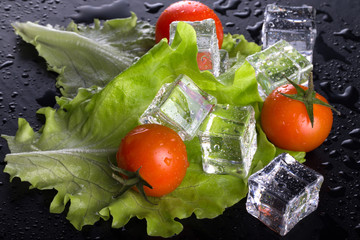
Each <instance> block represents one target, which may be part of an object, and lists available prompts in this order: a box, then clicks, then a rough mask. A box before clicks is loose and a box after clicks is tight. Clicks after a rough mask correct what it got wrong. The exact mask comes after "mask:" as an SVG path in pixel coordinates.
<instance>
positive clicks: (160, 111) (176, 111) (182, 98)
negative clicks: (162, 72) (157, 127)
mask: <svg viewBox="0 0 360 240" xmlns="http://www.w3.org/2000/svg"><path fill="white" fill-rule="evenodd" d="M215 104H216V98H214V97H213V96H211V95H209V94H207V93H206V92H204V91H202V90H201V89H200V88H199V87H198V86H196V85H195V83H194V82H193V81H192V80H191V79H190V78H189V77H188V76H186V75H180V76H179V77H178V78H177V79H176V80H175V81H174V82H173V83H168V84H164V86H162V87H161V89H160V90H159V92H158V93H157V94H156V96H155V98H154V100H153V102H152V103H151V104H150V105H149V107H148V108H147V109H146V110H145V112H144V113H143V114H142V115H141V117H140V119H139V121H140V123H142V124H148V123H157V124H161V125H164V126H167V127H169V128H172V129H174V130H175V131H176V132H177V133H178V134H179V135H180V137H181V138H182V139H183V140H190V139H192V138H193V137H194V136H195V135H196V133H197V130H198V128H199V126H200V124H201V123H202V122H203V120H204V119H205V118H206V116H207V115H208V114H209V112H210V111H211V109H212V108H213V106H214V105H215Z"/></svg>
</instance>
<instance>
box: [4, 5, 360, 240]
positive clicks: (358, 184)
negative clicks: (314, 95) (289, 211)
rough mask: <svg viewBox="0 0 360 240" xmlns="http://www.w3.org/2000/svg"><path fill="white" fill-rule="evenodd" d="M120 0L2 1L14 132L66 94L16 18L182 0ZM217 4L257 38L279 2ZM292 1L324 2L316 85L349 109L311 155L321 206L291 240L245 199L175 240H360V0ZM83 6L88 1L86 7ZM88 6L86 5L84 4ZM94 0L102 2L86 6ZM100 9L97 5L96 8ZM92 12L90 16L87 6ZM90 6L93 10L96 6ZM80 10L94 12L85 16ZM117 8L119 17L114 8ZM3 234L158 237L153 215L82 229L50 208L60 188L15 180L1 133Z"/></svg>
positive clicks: (9, 129) (45, 19) (148, 9)
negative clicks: (18, 29) (151, 225)
mask: <svg viewBox="0 0 360 240" xmlns="http://www.w3.org/2000/svg"><path fill="white" fill-rule="evenodd" d="M114 2H115V1H112V0H103V1H96V0H75V1H70V0H69V1H67V0H1V2H0V16H1V18H0V44H1V47H0V132H1V134H7V135H14V134H15V132H16V129H17V119H18V118H19V117H23V118H26V119H27V120H28V121H29V122H30V124H31V126H32V127H34V128H35V129H39V128H40V127H41V125H42V122H41V119H38V118H37V117H36V114H35V112H36V110H37V109H39V108H40V107H43V106H54V104H55V102H54V97H55V96H56V95H60V93H59V91H58V90H57V89H56V87H55V78H56V75H55V74H54V73H51V72H48V71H47V68H46V63H45V62H44V60H43V59H42V58H40V57H38V55H37V52H36V50H35V49H34V48H33V46H31V45H29V44H26V43H24V42H23V41H21V40H20V39H19V38H18V37H16V36H15V34H14V33H13V30H12V28H11V26H10V23H11V22H13V21H28V20H29V21H39V22H40V23H42V24H47V23H50V24H59V25H67V23H69V22H70V20H71V19H70V17H71V16H76V15H77V16H78V18H77V20H78V21H88V19H86V18H88V17H89V14H92V15H91V17H93V16H95V17H101V16H96V14H102V17H101V18H106V14H107V13H106V12H105V13H104V12H103V11H104V9H103V8H102V9H99V8H94V7H96V6H100V5H103V4H107V5H108V6H114V5H115V6H119V5H121V4H124V5H123V6H125V7H124V8H122V9H119V10H118V11H117V10H116V8H111V7H110V8H111V9H112V14H113V15H112V16H117V17H118V16H122V15H123V14H126V12H127V11H124V9H126V8H128V10H131V11H134V12H135V13H136V14H137V15H138V16H139V17H140V18H142V19H144V20H149V21H151V22H152V23H153V24H155V22H156V18H157V17H158V16H159V14H160V13H161V11H162V10H164V9H165V8H166V7H167V6H168V5H169V4H170V3H171V2H174V1H166V0H159V1H151V0H149V1H147V2H146V3H145V1H138V0H131V1H130V0H128V1H123V3H121V1H116V2H115V3H114ZM202 2H204V3H205V4H207V5H208V6H210V7H212V8H214V9H215V10H216V11H217V14H218V15H219V17H220V18H221V20H222V22H223V25H224V31H225V32H231V33H240V34H244V35H245V37H246V38H247V39H248V40H251V41H257V42H259V40H260V38H259V37H260V32H259V31H260V27H259V26H261V21H262V19H263V10H264V8H265V6H266V4H268V3H272V2H274V1H264V0H262V1H256V0H253V1H251V0H242V1H237V0H219V1H210V0H206V1H202ZM279 2H280V3H282V4H289V2H291V4H292V5H301V4H303V3H307V4H309V5H313V6H315V7H316V9H317V12H318V15H317V29H318V33H319V36H318V38H317V41H316V45H315V52H314V76H315V87H316V90H317V91H318V92H319V93H321V94H323V95H324V96H325V97H327V98H328V99H329V101H330V102H331V103H332V104H333V105H334V106H335V107H336V108H337V109H338V110H339V111H341V113H342V115H341V116H335V120H334V126H333V130H332V132H331V134H330V136H329V137H328V139H327V140H326V141H325V143H324V144H323V145H322V146H321V147H319V148H318V149H316V150H314V151H313V152H310V153H308V154H307V162H306V164H307V165H308V166H310V167H312V168H313V169H315V170H317V171H318V172H320V173H321V174H323V175H324V177H325V181H324V184H323V186H322V189H321V192H320V204H319V207H318V209H317V210H316V211H315V212H314V213H312V214H311V215H310V216H308V217H307V218H305V219H304V220H303V221H301V222H300V223H299V224H298V225H297V226H296V227H295V228H294V229H293V230H292V231H291V232H290V233H289V234H288V235H286V236H285V237H283V238H281V237H280V236H278V235H277V234H276V233H274V232H272V231H271V230H269V229H268V228H267V227H265V226H264V225H263V224H262V223H261V222H259V221H258V220H257V219H255V218H253V217H252V216H250V215H249V214H248V213H247V212H246V210H245V200H243V201H241V202H239V203H238V204H236V205H235V206H233V207H230V208H228V209H227V210H226V211H225V212H224V214H223V215H221V216H219V217H217V218H215V219H203V220H197V219H195V217H191V218H189V219H184V220H181V222H182V224H183V225H184V230H183V232H182V233H181V234H180V235H179V236H175V237H174V239H338V240H341V239H359V238H360V214H359V210H360V195H359V193H360V181H359V179H360V176H359V172H360V158H359V149H360V134H359V132H360V130H359V128H360V124H359V116H360V115H359V112H360V108H359V89H360V86H359V85H360V83H359V75H360V69H359V68H360V51H359V49H360V26H359V24H360V15H359V14H358V13H359V12H360V1H357V0H352V1H351V0H342V1H338V0H327V1H322V0H316V1H315V0H307V1H305V0H301V1H300V0H298V1H297V0H296V1H295V0H294V1H279ZM81 6H82V7H81ZM84 6H85V7H84ZM86 6H93V7H92V8H91V7H86ZM89 9H90V10H89ZM84 11H85V13H84ZM86 11H90V12H91V13H89V12H88V13H86ZM79 14H85V16H82V17H83V18H85V19H81V18H80V17H79ZM114 14H115V15H114ZM0 151H1V154H0V214H1V218H0V239H152V238H151V237H147V236H146V224H145V221H144V220H137V219H132V220H131V221H130V222H129V223H128V224H127V225H126V226H125V228H122V229H112V228H111V225H110V221H108V222H104V221H99V222H98V223H96V224H95V225H94V226H86V227H84V229H83V230H82V231H77V230H75V228H74V227H73V226H72V225H71V224H70V223H69V222H68V221H67V220H66V213H63V214H51V213H49V206H50V202H51V201H52V198H53V197H54V195H55V191H51V190H49V191H38V190H29V189H28V186H29V184H28V183H22V182H20V181H19V179H14V180H13V182H12V183H10V182H9V176H8V175H7V174H4V173H3V168H4V166H5V163H4V162H3V159H4V156H5V154H6V153H8V152H9V150H8V148H7V145H6V142H5V141H4V140H3V139H1V140H0Z"/></svg>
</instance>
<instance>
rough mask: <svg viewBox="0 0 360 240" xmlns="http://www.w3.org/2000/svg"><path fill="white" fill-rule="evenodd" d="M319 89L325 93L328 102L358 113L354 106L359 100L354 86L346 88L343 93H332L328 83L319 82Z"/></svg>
mask: <svg viewBox="0 0 360 240" xmlns="http://www.w3.org/2000/svg"><path fill="white" fill-rule="evenodd" d="M320 87H321V89H322V90H323V91H324V92H325V93H326V95H327V97H328V100H329V101H330V102H332V103H340V104H342V105H344V106H345V107H348V108H350V109H351V110H355V111H359V109H358V108H357V107H355V104H356V103H357V102H358V100H359V96H360V94H359V91H358V90H357V89H356V88H355V87H354V86H348V87H346V88H345V90H344V92H343V93H334V92H333V91H332V90H331V84H330V82H321V83H320Z"/></svg>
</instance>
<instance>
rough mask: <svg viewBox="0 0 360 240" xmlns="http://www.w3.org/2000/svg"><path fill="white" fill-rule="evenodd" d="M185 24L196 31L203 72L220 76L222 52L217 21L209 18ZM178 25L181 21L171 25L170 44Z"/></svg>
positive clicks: (198, 59)
mask: <svg viewBox="0 0 360 240" xmlns="http://www.w3.org/2000/svg"><path fill="white" fill-rule="evenodd" d="M184 22H186V23H189V24H190V25H191V26H192V27H193V28H194V29H195V31H196V40H197V47H198V55H197V62H198V66H199V69H200V70H202V71H205V70H209V71H210V72H212V73H213V74H214V76H218V75H219V74H220V52H219V45H218V39H217V35H216V27H215V21H214V20H213V19H211V18H209V19H205V20H202V21H184ZM178 23H179V21H174V22H172V23H171V24H170V40H169V44H171V43H172V41H173V40H174V37H175V32H176V28H177V25H178Z"/></svg>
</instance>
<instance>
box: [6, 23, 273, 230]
mask: <svg viewBox="0 0 360 240" xmlns="http://www.w3.org/2000/svg"><path fill="white" fill-rule="evenodd" d="M244 44H245V46H244V47H245V48H246V42H244ZM249 48H251V44H250V45H249ZM89 51H91V50H89ZM94 51H95V52H96V50H94ZM196 55H197V46H196V36H195V31H194V29H193V28H192V27H191V26H190V25H188V24H185V23H179V25H178V29H177V32H176V36H175V38H174V41H173V44H172V45H171V46H169V45H168V44H167V42H166V41H161V42H160V43H159V44H157V45H155V46H154V47H153V48H152V49H151V50H150V51H149V52H148V53H146V54H145V55H144V56H143V57H142V58H141V59H140V60H139V61H137V62H136V63H135V64H134V65H132V66H131V67H129V68H128V69H127V70H125V71H123V72H122V73H121V74H120V75H118V76H117V77H116V78H115V79H114V80H112V81H111V82H109V83H108V84H107V86H106V87H105V88H99V87H92V88H87V89H85V88H81V89H79V91H78V94H77V95H76V97H75V98H73V99H71V98H65V97H62V98H58V99H57V102H58V105H59V109H57V110H56V109H52V108H42V109H40V110H39V111H38V113H39V114H43V115H45V117H46V123H45V125H44V126H43V127H42V128H41V129H40V130H39V132H34V131H33V129H32V128H31V127H30V125H29V124H28V123H27V122H26V121H25V120H24V119H19V129H18V131H17V133H16V135H15V136H14V137H12V136H3V137H4V138H6V139H7V141H8V144H9V148H10V150H11V153H10V154H8V155H7V156H6V158H5V161H6V162H7V165H6V167H5V170H4V171H5V172H7V173H8V174H10V178H11V179H13V178H14V177H19V178H21V180H22V181H28V182H29V183H30V184H31V187H32V188H38V189H56V190H57V194H56V196H55V197H54V199H53V201H52V203H51V205H50V211H51V212H54V213H60V212H63V211H64V209H65V206H66V205H67V204H68V203H69V202H70V204H68V206H69V211H68V214H67V218H68V219H69V221H70V222H71V223H72V224H73V225H74V226H75V227H76V228H77V229H81V228H82V227H83V226H84V225H88V224H93V223H95V222H96V221H98V220H99V219H100V217H101V218H103V219H105V220H108V219H110V218H111V217H112V226H113V227H115V228H119V227H122V226H124V225H125V224H126V223H127V222H128V221H129V220H130V219H131V218H132V217H137V218H139V219H146V221H147V232H148V234H149V235H152V236H162V237H170V236H172V235H174V234H178V233H180V232H181V231H182V229H183V226H182V224H181V223H180V222H179V219H183V218H186V217H189V216H190V215H192V214H193V213H194V214H195V216H196V217H197V218H214V217H216V216H218V215H220V214H222V213H223V211H224V210H225V209H226V208H227V207H230V206H232V205H234V204H235V203H237V202H238V201H240V200H241V199H242V198H244V197H245V196H246V193H247V190H248V189H247V179H240V178H237V177H235V176H229V175H210V174H205V173H204V172H203V170H202V166H201V150H200V145H199V141H198V139H197V138H195V139H193V140H192V141H188V142H186V146H187V152H188V159H189V162H190V166H189V168H188V171H187V174H186V176H185V178H184V180H183V182H182V184H181V185H180V186H179V187H178V188H177V189H176V190H175V191H174V192H172V193H171V194H168V195H166V196H163V197H161V198H150V201H151V202H153V203H156V204H157V205H151V204H149V203H148V202H147V201H145V200H144V199H143V198H142V197H141V196H140V194H139V193H137V192H135V191H133V190H130V191H128V192H126V193H125V194H124V195H122V196H120V197H119V198H117V199H115V198H113V196H114V195H115V194H116V193H117V192H118V191H119V190H120V188H121V185H120V184H118V183H117V182H116V181H115V180H114V179H112V177H111V169H110V167H109V165H108V160H110V161H112V162H115V153H116V150H117V147H118V145H119V143H120V141H121V139H122V138H123V137H124V136H125V135H126V133H127V132H128V131H130V130H131V129H132V128H133V127H135V126H136V125H138V124H139V123H138V118H139V116H140V115H141V114H142V113H143V112H144V110H145V109H146V108H147V106H148V105H149V104H150V103H151V101H152V99H153V98H154V96H155V95H156V93H157V92H158V90H159V89H160V87H161V86H162V85H163V84H164V83H169V82H172V81H174V80H175V79H176V77H177V76H178V75H179V74H186V75H188V76H189V77H191V78H192V79H193V80H194V81H195V83H196V84H197V85H198V86H199V87H201V88H202V89H203V90H205V91H207V92H209V93H210V94H212V95H213V96H215V97H216V98H217V99H218V102H219V103H229V104H234V105H248V104H251V105H253V106H254V108H255V110H256V118H257V119H259V116H260V109H261V98H260V96H259V95H258V91H257V82H256V79H255V72H254V70H253V68H252V67H251V66H250V65H249V64H246V63H245V64H243V65H242V66H241V67H240V68H238V69H237V70H236V71H235V72H234V74H232V78H233V79H230V78H231V77H230V75H228V76H227V77H226V78H224V79H225V80H226V81H228V82H232V85H224V84H222V83H220V82H219V81H218V79H216V78H215V77H214V76H213V75H212V74H211V73H209V72H200V71H199V69H198V66H197V61H196ZM258 122H259V121H258ZM257 131H258V150H257V152H256V154H255V156H254V159H253V163H252V167H251V172H254V171H256V170H258V169H260V168H261V167H262V166H265V165H266V164H267V163H268V162H269V161H271V160H272V159H273V158H274V156H275V154H276V151H277V149H276V148H275V147H274V146H273V145H272V144H271V143H269V142H268V140H267V139H266V136H265V134H264V133H263V131H262V130H261V127H260V125H259V124H257Z"/></svg>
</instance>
